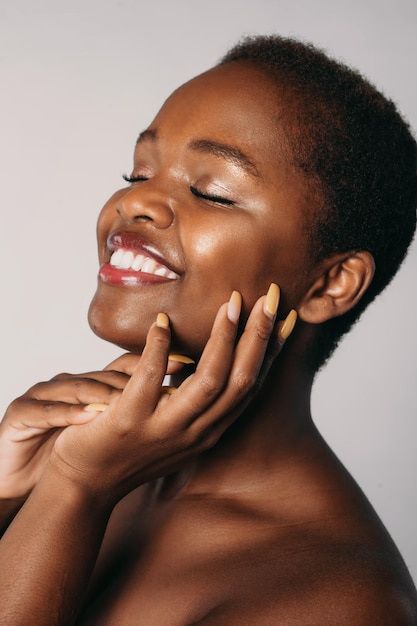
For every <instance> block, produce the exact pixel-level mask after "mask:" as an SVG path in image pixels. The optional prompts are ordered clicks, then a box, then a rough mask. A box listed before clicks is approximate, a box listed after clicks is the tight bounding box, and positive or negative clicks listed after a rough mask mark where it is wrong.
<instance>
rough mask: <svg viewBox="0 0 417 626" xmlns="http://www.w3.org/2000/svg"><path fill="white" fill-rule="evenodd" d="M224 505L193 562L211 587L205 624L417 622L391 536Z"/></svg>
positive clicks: (397, 625)
mask: <svg viewBox="0 0 417 626" xmlns="http://www.w3.org/2000/svg"><path fill="white" fill-rule="evenodd" d="M201 505H202V503H200V505H199V510H200V511H202V510H203V509H204V507H202V506H201ZM218 506H219V507H220V505H218ZM215 508H217V507H215ZM221 508H222V512H221V514H219V512H218V511H217V512H215V511H214V510H213V505H211V506H209V507H208V508H207V511H206V514H205V524H204V527H205V528H206V529H210V528H211V530H210V531H209V530H206V534H205V536H204V537H203V536H202V535H200V533H198V535H199V539H197V537H196V536H195V537H194V539H195V540H197V543H199V541H200V540H201V544H200V547H201V551H199V560H198V562H197V561H195V562H194V563H192V562H189V566H191V569H194V567H193V565H194V566H195V574H196V578H198V577H200V580H202V579H203V580H204V590H205V591H206V592H208V596H207V597H206V600H207V604H206V606H207V607H210V609H209V610H207V612H206V614H205V616H204V617H203V618H202V619H201V624H207V625H210V624H227V625H230V626H233V625H234V624H236V626H237V625H239V626H244V625H245V624H248V625H249V624H259V626H263V625H264V624H265V625H269V624H271V625H272V624H282V625H286V624H288V625H296V624H300V625H303V626H304V625H305V624H309V626H310V625H311V626H313V625H315V624H317V626H326V625H329V626H334V624H338V626H339V625H340V626H344V625H346V626H351V625H352V624H355V626H361V625H362V624H363V626H372V625H373V624H375V626H389V625H392V626H401V625H404V626H408V625H410V626H411V625H416V624H417V595H416V590H415V587H414V585H413V582H412V580H411V578H410V576H409V573H408V571H407V569H406V567H405V565H404V563H403V561H402V559H401V557H400V555H399V554H398V552H397V550H396V548H395V546H394V545H393V544H392V542H391V541H390V539H389V538H388V536H387V538H386V540H385V538H382V539H381V538H380V537H379V536H378V535H376V537H374V538H373V541H370V540H369V535H368V533H365V535H364V537H362V536H361V534H360V533H353V534H352V535H351V534H349V533H347V534H345V533H344V532H341V531H340V528H339V527H338V525H336V531H335V527H334V526H333V525H331V526H330V528H329V527H328V526H327V525H326V524H325V523H323V521H320V520H316V519H314V520H310V521H308V522H304V523H301V524H298V523H294V524H291V523H288V522H287V521H285V520H280V519H277V518H274V517H273V516H272V517H271V516H268V515H263V514H260V513H259V511H258V510H253V511H251V510H250V507H249V508H247V509H245V510H243V509H240V507H239V506H238V505H237V504H236V503H233V504H230V505H229V506H228V505H227V504H223V505H222V507H221ZM210 515H213V517H214V519H213V521H214V523H213V524H208V523H207V522H208V518H207V516H210ZM198 572H199V574H198ZM202 572H204V575H203V578H202V579H201V573H202ZM198 623H200V622H198Z"/></svg>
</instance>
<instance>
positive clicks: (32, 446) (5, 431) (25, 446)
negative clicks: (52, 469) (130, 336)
mask: <svg viewBox="0 0 417 626" xmlns="http://www.w3.org/2000/svg"><path fill="white" fill-rule="evenodd" d="M138 360H139V356H137V355H133V354H129V355H123V356H122V357H120V358H119V359H117V360H116V361H114V362H113V363H112V364H111V365H110V366H109V367H111V369H108V368H107V369H106V370H103V371H99V372H89V373H87V374H79V375H72V374H59V375H58V376H55V377H54V378H52V379H51V380H50V381H48V382H43V383H38V384H36V385H34V386H33V387H31V388H30V389H29V390H28V391H27V392H26V393H25V394H23V395H22V396H21V397H19V398H17V399H16V400H14V401H13V402H12V403H11V404H10V406H9V408H8V409H7V411H6V414H5V416H4V418H3V421H2V422H1V423H0V499H18V498H24V497H26V496H28V495H29V493H30V492H31V491H32V489H33V488H34V486H35V485H36V484H37V482H38V481H39V478H40V477H41V475H42V472H43V470H44V468H45V465H46V463H47V461H48V459H49V456H50V453H51V451H52V448H53V446H54V443H55V441H56V439H57V437H58V436H59V435H60V433H61V432H62V430H63V429H64V428H66V427H67V426H69V425H77V424H85V423H86V422H89V421H91V420H92V419H94V418H95V417H96V416H97V415H98V411H97V410H94V407H91V408H92V409H93V410H86V407H87V409H88V405H90V404H95V403H98V404H106V405H108V404H110V403H111V402H112V401H113V400H114V399H116V398H118V397H119V396H120V394H121V392H122V390H123V389H124V388H125V386H126V384H127V382H128V380H129V379H130V372H131V371H133V369H134V367H135V366H136V365H137V363H138Z"/></svg>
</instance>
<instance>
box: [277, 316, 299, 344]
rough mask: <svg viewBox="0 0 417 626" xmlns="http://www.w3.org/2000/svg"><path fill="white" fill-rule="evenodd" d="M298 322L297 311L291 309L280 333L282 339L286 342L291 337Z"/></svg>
mask: <svg viewBox="0 0 417 626" xmlns="http://www.w3.org/2000/svg"><path fill="white" fill-rule="evenodd" d="M296 321H297V311H295V310H294V309H291V311H290V312H289V313H288V315H287V317H286V318H285V320H284V323H283V325H282V326H281V330H280V331H279V334H280V337H281V339H283V340H284V341H285V339H288V337H289V336H290V335H291V333H292V331H293V328H294V326H295V322H296Z"/></svg>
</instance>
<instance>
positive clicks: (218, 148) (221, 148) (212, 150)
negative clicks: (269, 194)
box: [188, 139, 261, 178]
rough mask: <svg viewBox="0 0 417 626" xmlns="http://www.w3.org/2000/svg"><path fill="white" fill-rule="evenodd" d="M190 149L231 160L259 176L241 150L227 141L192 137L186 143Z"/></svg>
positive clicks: (253, 164) (249, 172) (250, 160)
mask: <svg viewBox="0 0 417 626" xmlns="http://www.w3.org/2000/svg"><path fill="white" fill-rule="evenodd" d="M188 147H189V148H190V150H194V151H195V152H201V153H204V154H212V155H214V156H217V157H220V158H222V159H226V160H228V161H232V162H233V163H235V164H236V165H237V166H238V167H241V168H242V169H244V170H245V171H246V172H247V173H248V174H250V175H251V176H254V177H256V178H261V175H260V173H259V170H258V168H257V167H256V165H255V163H254V162H253V161H252V159H250V158H249V157H248V156H247V155H246V154H245V153H244V152H242V150H240V149H239V148H236V147H235V146H232V145H230V144H228V143H222V142H220V141H213V140H212V139H193V140H192V141H190V143H189V144H188Z"/></svg>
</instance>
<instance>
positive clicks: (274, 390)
mask: <svg viewBox="0 0 417 626" xmlns="http://www.w3.org/2000/svg"><path fill="white" fill-rule="evenodd" d="M288 347H289V346H288ZM286 348H287V346H286ZM300 362H301V360H300V359H298V358H297V350H294V349H293V347H291V349H290V350H287V349H285V348H284V350H283V351H282V353H281V354H280V355H279V357H278V359H277V361H276V363H275V364H274V366H273V367H272V369H271V371H270V372H269V374H268V376H267V379H266V380H265V382H264V383H263V385H262V387H261V389H260V391H259V393H258V394H257V395H256V396H255V397H254V398H253V399H252V400H251V402H250V404H249V405H248V406H247V407H246V409H245V410H244V411H243V413H242V414H241V415H239V416H238V417H237V419H236V421H235V422H234V423H233V424H232V425H231V426H230V427H229V429H228V430H227V431H226V432H225V433H224V435H223V436H222V437H221V439H220V440H219V442H218V443H217V444H216V445H215V446H214V447H213V448H212V449H211V450H209V451H207V452H205V453H203V454H202V455H201V456H200V457H198V459H197V461H196V464H195V467H194V469H193V473H192V478H191V481H190V483H189V485H188V488H187V491H188V492H190V491H191V492H192V493H208V492H210V493H214V492H215V493H223V494H226V493H227V492H234V493H236V491H240V489H242V490H247V489H248V488H249V489H251V488H253V489H256V488H257V484H258V483H259V482H261V481H262V482H264V481H265V476H266V475H267V476H268V477H269V476H271V477H272V476H273V475H274V474H276V472H279V471H280V468H283V467H285V466H286V465H287V463H288V459H289V458H291V457H293V456H294V454H295V453H296V450H297V449H298V450H302V449H303V448H305V446H306V445H307V444H308V442H310V441H311V438H312V437H313V438H314V436H315V433H316V431H315V428H314V425H313V423H312V420H311V413H310V397H311V389H312V384H313V379H314V374H312V373H311V372H307V371H305V370H303V368H302V367H301V366H300Z"/></svg>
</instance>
